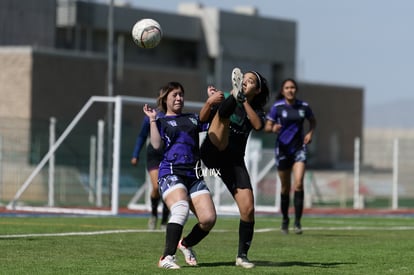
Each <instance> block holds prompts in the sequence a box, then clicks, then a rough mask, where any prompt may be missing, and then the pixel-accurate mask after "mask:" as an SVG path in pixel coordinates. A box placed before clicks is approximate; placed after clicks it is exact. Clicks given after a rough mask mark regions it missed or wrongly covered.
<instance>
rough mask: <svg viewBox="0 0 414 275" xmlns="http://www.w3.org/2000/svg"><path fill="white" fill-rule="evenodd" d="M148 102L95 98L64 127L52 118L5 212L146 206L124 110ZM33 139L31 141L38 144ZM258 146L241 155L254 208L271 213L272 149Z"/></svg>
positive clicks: (219, 201) (222, 199)
mask: <svg viewBox="0 0 414 275" xmlns="http://www.w3.org/2000/svg"><path fill="white" fill-rule="evenodd" d="M154 101H155V100H154V99H153V98H144V97H130V96H115V97H103V96H93V97H91V98H90V99H89V100H88V101H87V102H86V104H85V105H84V106H83V107H82V109H81V110H80V111H79V113H78V114H77V115H76V116H75V117H74V119H73V120H72V121H70V122H68V123H67V126H66V127H61V126H60V125H61V123H60V122H59V121H56V120H55V119H54V118H51V120H50V125H49V127H48V128H49V129H48V130H46V131H45V133H43V135H42V137H43V139H42V142H43V143H42V142H39V144H43V147H42V146H40V145H39V146H38V147H39V148H38V150H39V152H41V151H42V148H43V151H44V155H43V157H39V159H38V160H37V162H35V160H34V161H33V163H32V164H33V166H30V168H31V169H30V172H26V171H29V169H27V168H25V169H22V172H21V175H20V177H24V179H25V180H24V181H21V183H19V184H18V185H17V186H16V190H15V193H14V196H13V197H12V199H11V200H10V202H9V203H8V204H7V209H9V210H23V211H37V212H54V213H73V214H93V215H117V214H118V213H119V212H120V210H121V209H124V208H125V209H129V210H143V211H149V210H150V199H149V194H150V191H151V188H152V186H151V184H150V182H149V178H148V176H147V173H146V169H145V161H140V165H139V166H138V168H137V167H131V165H130V164H129V161H130V157H131V152H132V149H133V144H134V143H135V139H136V136H137V134H138V130H137V128H136V127H131V123H130V121H126V120H125V118H124V116H125V115H124V114H125V113H129V114H131V113H138V112H139V111H140V110H141V109H142V106H143V104H145V103H148V104H154V103H155V102H154ZM109 104H111V107H113V108H111V109H113V114H112V115H113V127H109V128H108V127H107V125H105V124H106V123H105V117H106V115H107V113H106V110H108V106H109ZM201 107H202V103H200V102H189V101H186V103H185V109H186V111H191V112H198V111H199V110H200V108H201ZM142 115H143V114H142ZM141 121H142V120H141ZM106 132H107V133H108V134H107V135H106V134H105V133H106ZM57 136H58V138H56V137H57ZM32 140H33V138H32ZM36 144H37V143H36V142H34V143H33V144H32V145H31V146H32V147H33V148H34V149H36V148H37V147H36ZM44 144H48V147H46V148H44V147H45V145H44ZM261 144H262V143H261V140H260V139H259V138H250V139H249V142H248V147H247V148H248V149H247V150H246V158H245V159H246V164H247V167H248V169H249V172H250V176H251V180H252V184H253V189H254V190H253V191H254V193H255V201H256V210H257V211H264V212H277V211H278V205H279V202H278V196H277V194H278V191H277V190H276V189H278V188H277V187H276V173H275V171H274V159H273V157H274V155H273V151H272V150H270V151H269V150H263V148H262V145H261ZM34 149H32V150H34ZM141 155H144V154H141ZM205 180H206V182H207V184H208V186H209V188H210V190H211V192H212V195H213V199H214V202H215V204H216V208H217V211H218V213H230V214H232V213H238V209H237V206H236V205H235V204H234V200H233V199H232V198H231V195H230V193H229V192H228V191H227V189H226V187H225V185H224V184H223V183H222V182H221V180H220V179H219V178H218V177H216V176H206V177H205Z"/></svg>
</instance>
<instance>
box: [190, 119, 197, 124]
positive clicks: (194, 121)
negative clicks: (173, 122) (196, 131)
mask: <svg viewBox="0 0 414 275" xmlns="http://www.w3.org/2000/svg"><path fill="white" fill-rule="evenodd" d="M190 120H191V122H192V123H193V124H194V125H197V120H196V119H195V118H193V117H190Z"/></svg>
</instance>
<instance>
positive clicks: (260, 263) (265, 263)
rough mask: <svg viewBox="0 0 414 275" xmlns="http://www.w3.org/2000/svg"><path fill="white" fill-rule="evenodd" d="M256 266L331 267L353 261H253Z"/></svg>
mask: <svg viewBox="0 0 414 275" xmlns="http://www.w3.org/2000/svg"><path fill="white" fill-rule="evenodd" d="M254 263H255V264H256V266H279V267H281V266H285V267H287V266H304V267H321V268H332V267H337V266H340V265H349V264H355V263H344V262H332V263H322V262H300V261H292V262H270V261H254Z"/></svg>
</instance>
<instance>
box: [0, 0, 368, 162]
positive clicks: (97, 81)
mask: <svg viewBox="0 0 414 275" xmlns="http://www.w3.org/2000/svg"><path fill="white" fill-rule="evenodd" d="M141 18H154V19H156V20H157V21H158V22H159V23H160V24H161V26H162V28H163V34H164V36H163V39H162V42H161V44H160V45H159V46H158V47H156V48H154V49H151V50H147V49H141V48H138V47H137V46H136V45H135V44H134V43H133V41H132V39H131V35H130V32H131V28H132V26H133V24H134V23H135V22H136V21H137V20H138V19H141ZM0 24H1V25H2V26H9V27H7V28H0V66H1V70H0V83H1V85H0V96H1V98H2V100H1V102H0V129H1V131H2V136H3V141H4V142H6V144H7V145H10V144H12V143H13V142H15V138H14V137H15V136H16V135H18V136H19V140H20V141H22V144H25V146H27V147H25V146H11V145H10V146H3V150H9V149H8V148H14V147H19V148H20V149H19V150H21V151H22V154H23V152H26V153H27V160H28V161H29V162H30V163H35V162H36V161H38V160H39V158H40V156H42V155H43V154H44V153H45V152H46V151H47V148H48V144H47V137H46V138H45V136H47V131H48V130H47V127H48V123H49V119H50V117H55V118H56V119H57V121H58V123H61V125H62V126H61V128H63V125H67V123H68V122H69V121H71V119H73V117H74V116H75V114H76V113H77V112H78V111H79V110H80V108H82V106H83V105H84V104H85V102H86V101H87V100H88V99H89V98H90V97H91V96H93V95H101V96H106V95H108V31H107V29H108V6H107V5H104V4H99V3H95V2H93V1H71V0H43V1H37V0H19V1H14V0H3V1H0ZM113 27H114V44H113V45H114V47H113V49H114V59H113V60H114V71H113V95H128V96H142V97H151V98H153V97H155V95H156V93H157V91H158V89H159V87H160V86H161V85H162V84H164V83H166V82H168V81H171V80H174V81H179V82H181V83H182V84H183V85H184V87H185V88H186V100H191V101H197V102H202V101H204V100H205V99H206V87H207V85H208V84H215V85H217V86H218V87H221V88H222V89H223V90H229V89H230V87H231V83H230V80H229V75H230V72H231V70H232V68H233V67H236V66H237V67H240V68H241V69H242V70H250V69H254V70H257V71H260V72H261V73H262V74H263V75H264V76H265V77H266V78H267V79H268V81H269V83H270V87H271V90H272V95H271V99H274V97H275V95H276V91H277V89H278V87H279V85H280V83H281V81H282V80H283V79H284V78H286V77H293V78H295V71H296V68H295V64H296V49H297V24H296V22H294V21H290V20H281V19H277V18H266V17H262V16H260V13H259V11H257V10H256V9H255V8H249V7H247V8H239V9H236V10H235V11H234V12H229V11H222V10H218V9H216V8H211V7H203V6H201V5H199V4H196V3H194V4H183V5H180V7H179V8H178V11H177V13H166V12H159V11H151V10H143V9H136V8H134V7H131V6H116V7H115V8H114V24H113ZM269 30H271V31H269ZM299 83H300V97H301V98H302V99H304V100H306V101H309V102H310V104H311V106H312V107H313V109H314V111H315V113H316V116H317V120H318V129H317V132H316V134H315V140H314V143H313V144H312V146H311V154H312V159H311V161H310V165H311V167H313V168H327V167H328V168H335V167H343V166H350V165H351V164H352V162H353V155H352V152H353V141H354V138H355V137H362V120H363V117H362V115H363V89H362V88H361V87H343V86H338V85H335V84H320V83H301V82H300V80H299ZM271 103H272V100H271V101H270V102H269V106H270V104H271ZM105 110H106V106H105V105H103V106H100V107H97V109H95V110H94V111H93V112H92V113H90V114H88V115H87V117H86V120H87V121H88V123H91V124H95V123H96V121H97V120H98V119H102V118H104V119H105V118H106V113H105ZM141 118H142V114H141V113H140V112H139V110H137V108H136V106H135V107H133V108H132V107H131V108H125V110H124V116H123V119H124V120H123V129H124V130H123V131H124V135H123V136H124V138H123V147H122V150H123V154H124V156H123V158H124V161H126V162H127V161H128V160H129V156H130V153H131V151H132V148H133V144H134V141H135V136H136V134H137V131H138V130H137V129H139V126H140V122H141ZM11 121H12V122H13V123H12V125H18V126H17V127H18V129H19V131H17V132H18V134H16V133H17V132H14V133H11V132H10V131H7V132H6V131H5V130H4V129H6V128H7V127H8V126H10V125H11V123H10V122H11ZM92 128H93V129H95V128H94V127H90V125H87V124H86V125H84V126H83V128H82V130H83V133H82V134H83V135H89V134H91V133H92V132H93V131H95V130H93V131H92V130H91V131H89V129H92ZM259 136H261V137H262V138H263V141H264V144H265V146H267V147H269V148H272V146H273V137H271V136H270V135H268V134H260V135H259ZM75 140H76V139H75ZM23 141H24V142H23ZM74 143H82V142H74ZM76 150H77V152H78V154H80V155H82V153H80V152H87V150H86V148H82V149H80V150H79V149H76ZM80 159H82V157H80Z"/></svg>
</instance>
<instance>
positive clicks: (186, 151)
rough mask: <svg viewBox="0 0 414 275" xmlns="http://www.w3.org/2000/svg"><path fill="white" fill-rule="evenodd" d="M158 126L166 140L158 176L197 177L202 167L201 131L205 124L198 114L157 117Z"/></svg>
mask: <svg viewBox="0 0 414 275" xmlns="http://www.w3.org/2000/svg"><path fill="white" fill-rule="evenodd" d="M157 126H158V130H159V132H160V135H161V138H162V140H163V142H164V147H163V150H164V157H163V159H162V161H161V163H160V167H159V175H158V178H161V177H163V176H165V175H180V176H186V177H194V178H196V169H197V168H198V169H199V168H200V150H199V133H200V132H201V131H202V130H203V124H202V123H201V122H200V120H199V117H198V116H197V115H196V114H191V113H189V114H181V115H177V116H164V117H163V118H159V119H157Z"/></svg>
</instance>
